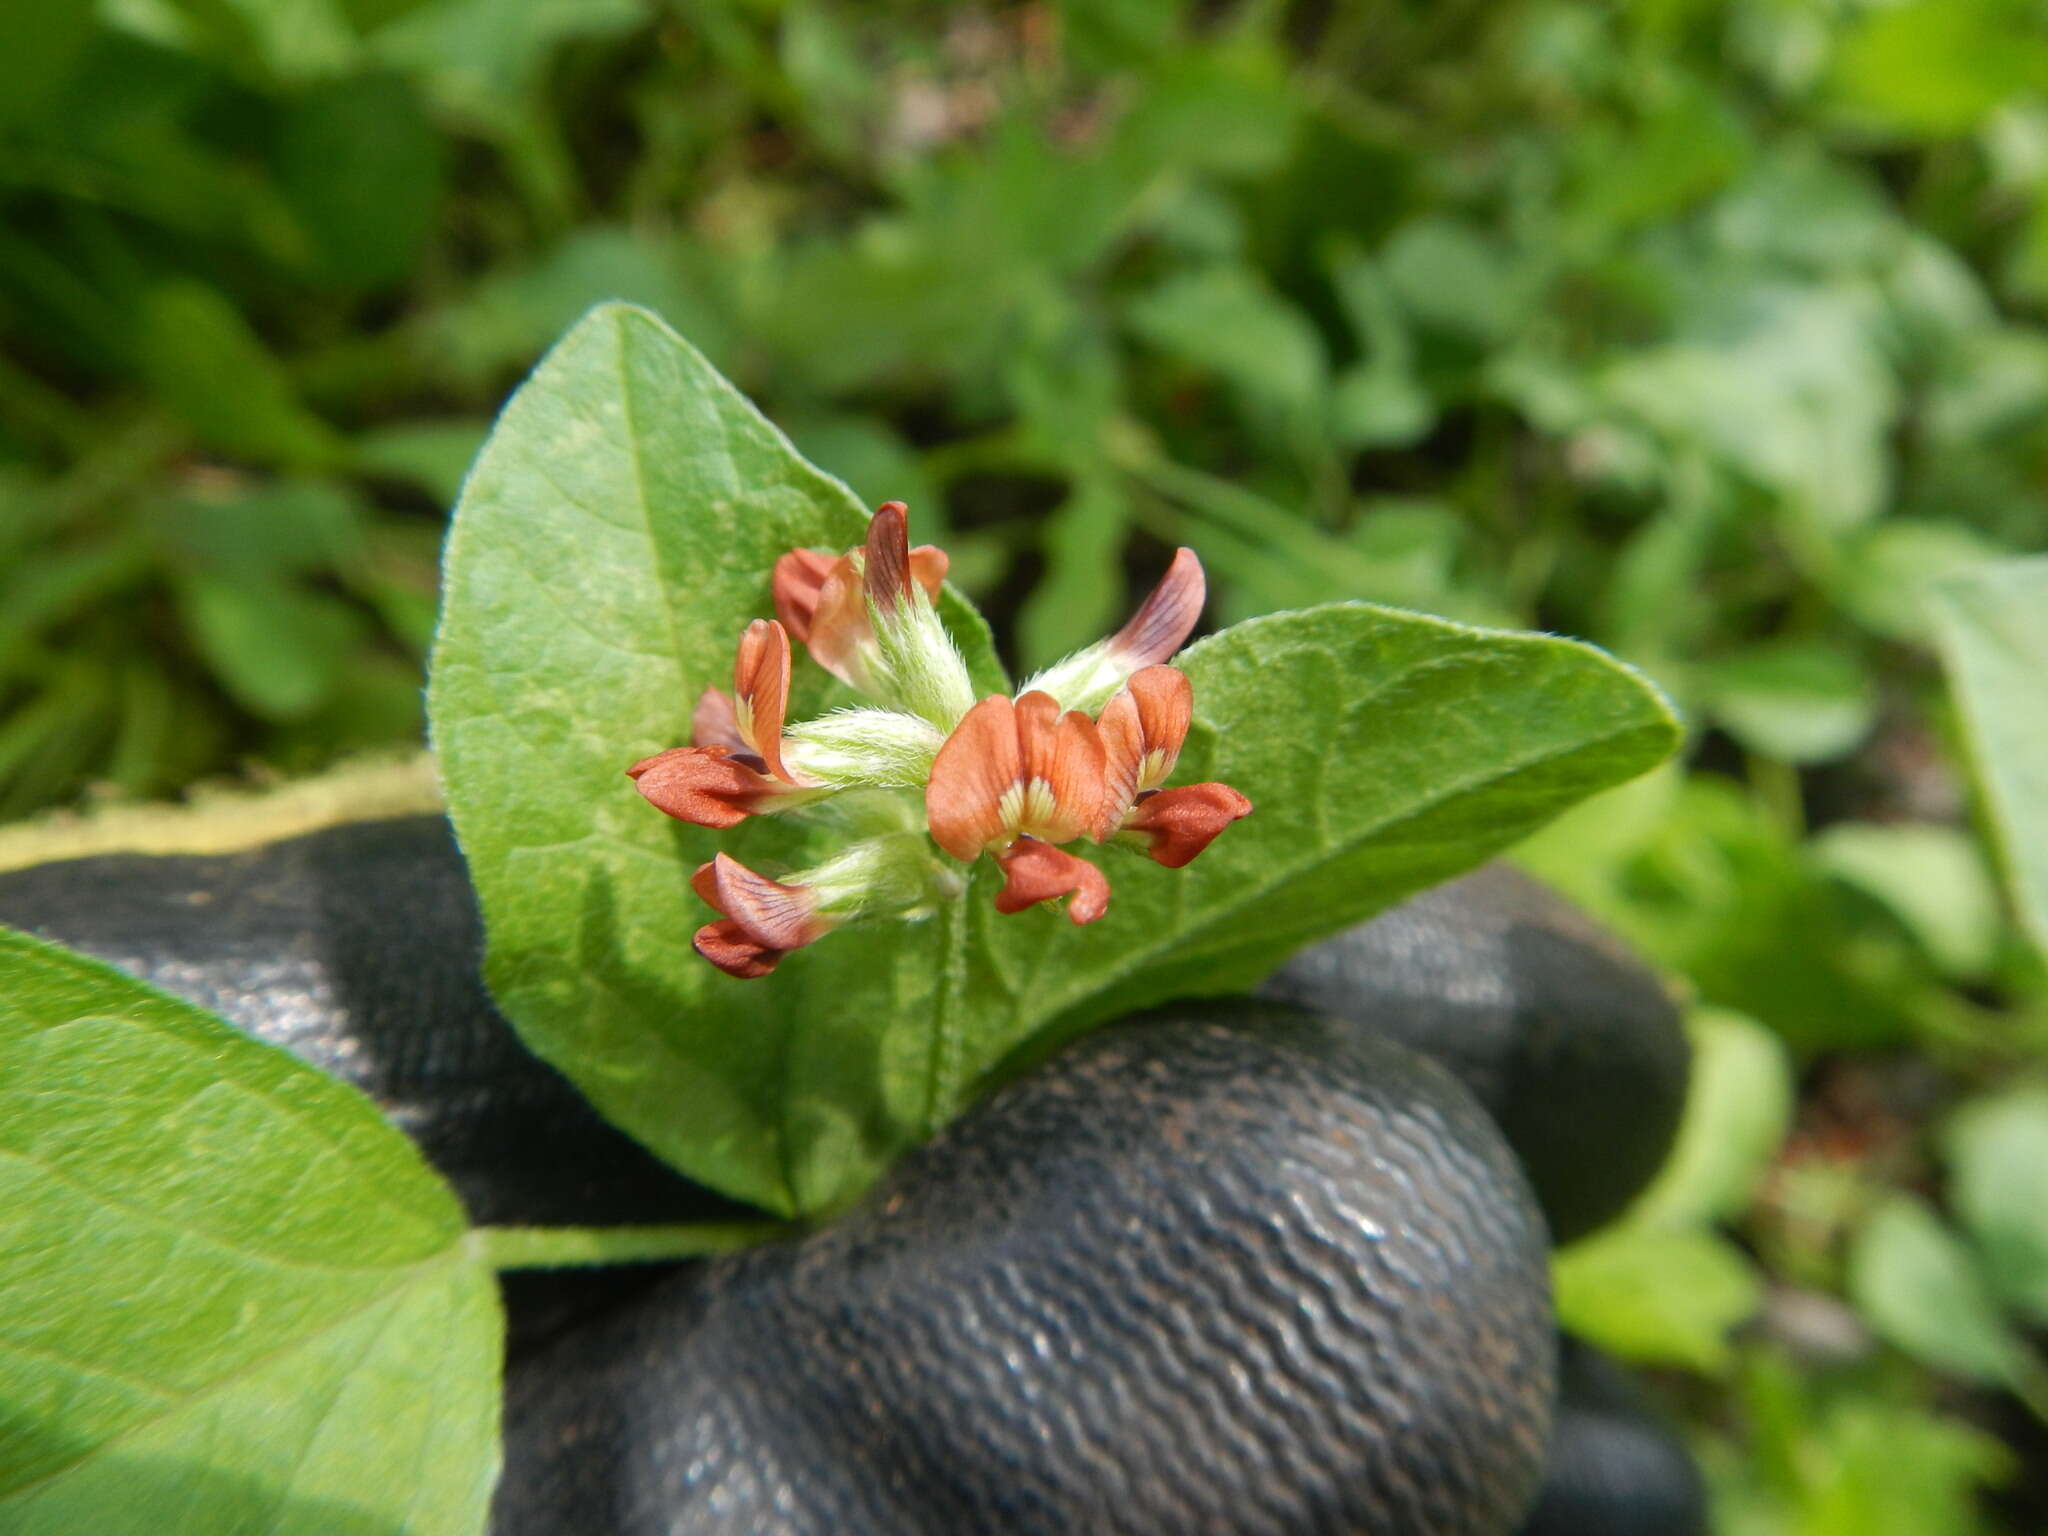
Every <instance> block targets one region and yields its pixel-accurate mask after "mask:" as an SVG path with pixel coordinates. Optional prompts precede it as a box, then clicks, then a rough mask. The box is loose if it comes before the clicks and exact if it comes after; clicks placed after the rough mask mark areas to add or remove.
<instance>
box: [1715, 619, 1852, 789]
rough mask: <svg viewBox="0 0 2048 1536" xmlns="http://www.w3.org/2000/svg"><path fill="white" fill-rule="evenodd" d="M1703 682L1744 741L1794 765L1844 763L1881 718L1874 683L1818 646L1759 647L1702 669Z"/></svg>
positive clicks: (1846, 657) (1838, 654)
mask: <svg viewBox="0 0 2048 1536" xmlns="http://www.w3.org/2000/svg"><path fill="white" fill-rule="evenodd" d="M1701 683H1702V686H1703V687H1704V689H1705V691H1706V694H1707V697H1708V700H1709V702H1710V704H1711V706H1712V708H1713V711H1714V713H1715V714H1716V715H1717V716H1718V717H1719V718H1720V721H1721V723H1722V724H1723V725H1725V726H1726V727H1727V728H1728V730H1729V732H1730V733H1731V734H1732V735H1734V736H1735V738H1736V739H1737V740H1738V741H1740V742H1741V743H1742V744H1743V745H1744V746H1745V747H1747V748H1749V750H1751V751H1752V752H1761V753H1762V754H1763V755H1764V756H1766V757H1775V758H1779V759H1781V760H1782V761H1784V762H1788V763H1817V762H1825V761H1827V760H1828V759H1829V758H1834V757H1840V756H1841V755H1842V754H1843V753H1844V752H1847V751H1848V750H1849V749H1850V748H1851V747H1853V746H1855V745H1856V743H1857V742H1859V741H1861V740H1862V739H1863V737H1864V736H1865V735H1866V734H1868V732H1869V730H1870V726H1871V722H1872V721H1873V720H1875V719H1876V716H1877V701H1876V699H1875V697H1874V696H1873V694H1872V689H1871V686H1870V680H1869V679H1868V678H1867V677H1865V676H1864V673H1863V669H1862V668H1861V667H1860V666H1858V665H1857V662H1856V658H1855V657H1854V656H1853V655H1851V654H1850V653H1849V652H1848V651H1846V650H1842V649H1840V648H1838V647H1836V646H1832V645H1828V644H1825V643H1823V642H1820V641H1808V640H1775V641H1767V642H1765V643H1763V644H1761V645H1753V646H1751V647H1749V648H1748V649H1747V650H1743V651H1737V652H1735V653H1734V654H1733V655H1729V656H1724V657H1722V658H1721V659H1720V660H1718V661H1715V662H1712V663H1710V664H1709V665H1708V666H1706V667H1704V668H1703V669H1702V671H1701Z"/></svg>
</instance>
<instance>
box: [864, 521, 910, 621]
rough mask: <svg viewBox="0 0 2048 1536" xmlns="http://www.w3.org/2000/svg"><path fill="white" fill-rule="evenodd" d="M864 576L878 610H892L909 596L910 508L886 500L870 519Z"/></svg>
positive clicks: (872, 601) (887, 611) (871, 600)
mask: <svg viewBox="0 0 2048 1536" xmlns="http://www.w3.org/2000/svg"><path fill="white" fill-rule="evenodd" d="M864 553H865V555H866V559H865V560H864V561H863V569H862V573H861V579H862V580H863V581H864V582H865V583H866V584H867V592H868V601H869V602H871V603H873V604H874V605H875V610H876V611H877V612H878V613H885V614H886V613H893V612H894V611H895V610H896V609H898V608H900V607H901V606H902V605H903V604H904V603H906V602H908V601H909V599H910V509H909V508H908V507H906V506H904V504H903V503H902V502H900V501H885V502H883V503H882V504H881V505H880V506H879V507H877V508H875V515H874V516H873V517H871V518H869V519H868V539H867V545H866V547H865V551H864Z"/></svg>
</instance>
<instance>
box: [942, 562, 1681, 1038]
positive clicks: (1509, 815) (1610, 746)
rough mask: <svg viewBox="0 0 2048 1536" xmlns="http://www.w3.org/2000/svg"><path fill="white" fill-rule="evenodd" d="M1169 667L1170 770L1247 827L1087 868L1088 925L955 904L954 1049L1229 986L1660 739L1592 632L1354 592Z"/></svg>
mask: <svg viewBox="0 0 2048 1536" xmlns="http://www.w3.org/2000/svg"><path fill="white" fill-rule="evenodd" d="M1176 665H1178V666H1179V667H1180V668H1181V669H1182V670H1183V671H1185V672H1186V673H1187V675H1188V677H1189V679H1190V680H1191V681H1192V683H1193V684H1194V696H1195V723H1194V727H1193V729H1192V730H1191V731H1190V732H1189V735H1188V741H1187V746H1186V748H1185V749H1184V750H1183V752H1182V754H1181V762H1180V768H1179V771H1178V772H1177V773H1176V774H1175V775H1174V778H1175V782H1177V783H1195V782H1200V781H1204V780H1211V779H1217V780H1221V781H1223V782H1224V783H1227V784H1231V785H1234V786H1235V787H1236V788H1238V789H1239V790H1241V791H1243V793H1244V794H1246V795H1247V796H1249V797H1250V799H1251V801H1252V804H1253V806H1254V807H1256V809H1255V810H1254V812H1253V815H1252V817H1251V818H1250V819H1249V820H1247V821H1246V822H1245V823H1244V824H1243V826H1242V827H1238V828H1233V829H1232V830H1231V831H1230V832H1228V833H1226V834H1225V835H1224V836H1223V837H1222V838H1220V839H1219V840H1218V841H1217V842H1216V844H1215V845H1214V846H1213V847H1212V848H1210V849H1209V851H1208V852H1206V853H1205V854H1203V855H1202V857H1201V859H1200V860H1199V861H1197V862H1196V863H1194V864H1192V865H1190V866H1188V868H1186V869H1184V870H1167V869H1161V868H1159V867H1158V866H1157V865H1154V864H1152V863H1151V862H1150V861H1148V860H1145V859H1142V858H1117V859H1113V860H1107V859H1106V862H1107V863H1108V864H1109V871H1110V877H1111V881H1112V883H1113V885H1114V886H1115V891H1116V895H1115V901H1114V903H1113V905H1112V906H1111V908H1110V915H1109V917H1107V918H1106V919H1104V920H1103V921H1101V922H1099V923H1095V924H1093V925H1091V926H1089V927H1086V928H1076V927H1074V926H1073V925H1072V924H1070V923H1068V922H1066V920H1065V919H1064V918H1062V917H1061V916H1060V915H1059V914H1058V913H1056V912H1054V911H1051V910H1049V909H1044V908H1040V909H1035V910H1033V911H1030V912H1024V913H1020V914H1018V915H1017V916H1016V917H1014V918H999V917H998V916H997V915H996V913H995V912H994V910H993V908H992V907H989V906H987V904H986V902H985V900H984V899H983V898H981V897H980V895H979V893H977V894H976V895H975V896H972V897H970V902H971V903H972V905H971V908H970V921H971V922H972V923H973V924H974V925H975V927H976V929H977V930H978V940H979V942H978V944H977V945H976V946H974V948H973V949H972V950H971V953H972V954H973V955H974V956H975V957H976V961H977V963H976V967H975V969H974V970H973V972H972V973H971V975H970V977H969V985H968V988H967V997H968V999H969V1017H968V1028H967V1031H966V1034H965V1038H966V1040H967V1041H968V1055H969V1056H970V1058H972V1057H981V1058H984V1059H988V1060H995V1059H998V1058H999V1057H1000V1056H1001V1055H1002V1054H1004V1053H1006V1052H1008V1051H1009V1050H1011V1049H1014V1048H1015V1047H1017V1046H1019V1045H1022V1044H1024V1043H1025V1042H1027V1041H1031V1040H1033V1039H1034V1038H1035V1037H1038V1036H1040V1035H1041V1033H1042V1032H1044V1033H1046V1035H1047V1037H1048V1038H1052V1039H1057V1038H1063V1037H1065V1036H1067V1035H1070V1034H1072V1033H1073V1032H1074V1031H1075V1030H1077V1029H1079V1028H1082V1027H1085V1026H1086V1025H1088V1024H1092V1023H1096V1022H1099V1021H1101V1020H1104V1019H1109V1018H1113V1017H1115V1016H1116V1015H1118V1014H1120V1013H1123V1012H1126V1011H1128V1010H1130V1009H1132V1008H1139V1007H1144V1006H1147V1005H1149V1004H1152V1003H1157V1002H1162V1001H1164V1000H1166V999H1168V998H1171V997H1185V996H1193V995H1197V994H1202V993H1219V992H1228V991H1232V990H1236V989H1239V988H1242V987H1245V986H1248V985H1250V984H1251V983H1253V982H1256V981H1258V980H1260V979H1261V978H1263V977H1264V976H1265V975H1266V974H1267V973H1268V972H1270V971H1271V970H1272V969H1273V967H1274V966H1276V965H1278V964H1279V963H1280V961H1281V960H1283V959H1284V958H1286V956H1287V955H1289V954H1291V953H1292V952H1293V951H1294V950H1296V949H1298V948H1300V947H1301V946H1302V945H1303V944H1306V943H1308V942H1310V941H1311V940H1314V939H1317V938H1321V937H1323V936H1324V935H1326V934H1330V933H1333V932H1335V931H1337V930H1338V929H1340V928H1344V927H1347V926H1348V925H1350V924H1351V923H1353V922H1356V921H1358V920H1360V919H1361V918H1364V917H1368V916H1370V915H1371V914H1372V913H1374V912H1378V911H1381V910H1382V909H1384V908H1386V907H1389V906H1392V905H1393V904H1394V903H1396V902H1398V901H1400V900H1402V899H1403V898H1404V897H1406V896H1408V895H1410V894H1412V893H1413V892H1415V891H1418V890H1421V889H1423V888H1424V887H1426V886H1429V885H1433V884H1435V883H1436V882H1437V881H1439V880H1444V879H1448V878H1449V877H1450V876H1452V875H1454V874H1458V873H1460V872H1462V871H1464V870H1466V869H1469V868H1471V867H1472V866H1474V865H1476V864H1479V863H1481V862H1482V861H1484V860H1485V859H1487V858H1490V857H1491V856H1492V855H1493V854H1495V853H1496V852H1498V851H1500V850H1501V849H1503V848H1505V847H1508V846H1510V845H1511V844H1513V843H1515V842H1517V841H1519V840H1520V839H1521V838H1523V837H1525V836H1527V835H1528V833H1530V832H1531V831H1533V830H1534V829H1535V828H1536V827H1537V826H1538V825H1540V824H1541V823H1542V822H1544V821H1546V820H1548V819H1549V818H1550V817H1551V816H1553V815H1555V814H1556V813H1557V812H1558V811H1560V810H1562V809H1564V808H1565V807H1566V806H1568V805H1571V804H1573V803H1575V802H1576V801H1578V800H1580V799H1582V798H1584V797H1585V796H1587V795H1589V794H1592V793H1594V792H1596V791H1598V790H1600V789H1604V788H1606V787H1607V786H1609V785H1612V784H1617V783H1620V782H1621V781H1622V780H1624V779H1630V778H1633V777H1635V776H1636V775H1637V774H1639V773H1642V772H1644V771H1645V770H1647V769H1649V768H1651V767H1653V766H1655V765H1656V763H1657V762H1659V761H1660V760H1661V759H1662V758H1663V757H1664V756H1665V755H1666V754H1667V753H1668V752H1669V751H1670V750H1671V748H1672V746H1673V745H1674V744H1675V741H1676V732H1677V725H1676V722H1675V721H1673V720H1672V718H1671V716H1670V714H1669V712H1668V710H1667V709H1666V708H1665V706H1664V704H1663V702H1662V700H1661V699H1660V698H1659V697H1658V695H1657V694H1656V693H1655V691H1654V690H1653V689H1651V687H1650V686H1649V684H1647V683H1646V682H1644V681H1643V679H1642V678H1641V677H1640V676H1639V675H1638V674H1636V673H1634V672H1632V671H1630V670H1628V669H1627V668H1625V667H1623V666H1622V665H1621V664H1620V663H1618V662H1616V661H1614V660H1613V659H1612V658H1610V657H1608V656H1606V655H1604V654H1602V653H1601V652H1599V651H1596V650H1594V649H1593V648H1592V647H1590V646H1585V645H1579V644H1576V643H1574V642H1571V641H1567V640H1559V639H1556V638H1554V637H1551V636H1545V635H1536V634H1522V633H1513V632H1507V631H1499V630H1485V629H1476V628H1470V627H1467V626H1465V625H1461V624H1454V623H1451V622H1449V621H1447V620H1441V619H1432V618H1428V617H1426V616H1424V615H1422V614H1413V613H1402V612H1399V611H1397V610H1395V609H1391V608H1377V607H1373V606H1371V605H1368V604H1365V603H1333V604H1329V605H1327V606H1324V607H1320V608H1309V609H1304V610H1302V611H1299V612H1295V613H1280V614H1273V615H1270V616H1269V617H1266V618H1261V619H1252V620H1248V621H1247V622H1245V623H1243V624H1239V625H1236V626H1235V627H1233V628H1231V629H1228V630H1225V631H1224V632H1223V633H1221V634H1218V635H1213V636H1211V637H1210V638H1209V639H1207V640H1204V641H1202V642H1201V643H1200V644H1198V645H1195V646H1193V647H1192V648H1190V649H1189V650H1187V651H1184V652H1183V653H1182V654H1181V655H1180V657H1179V658H1178V659H1177V661H1176Z"/></svg>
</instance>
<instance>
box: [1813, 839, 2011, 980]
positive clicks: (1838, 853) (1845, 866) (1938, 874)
mask: <svg viewBox="0 0 2048 1536" xmlns="http://www.w3.org/2000/svg"><path fill="white" fill-rule="evenodd" d="M1809 849H1810V852H1811V853H1812V855H1813V857H1814V859H1815V860H1816V861H1817V862H1818V863H1819V865H1820V867H1821V868H1822V869H1824V870H1826V871H1827V872H1828V873H1829V874H1831V875H1833V876H1834V877H1835V878H1836V879H1838V880H1840V881H1842V882H1843V883H1844V884H1846V885H1850V886H1854V887H1855V888H1856V889H1858V890H1860V891H1862V892H1863V893H1864V894H1865V895H1867V896H1869V897H1870V898H1871V899H1872V900H1874V901H1877V902H1879V903H1881V904H1882V905H1883V906H1885V907H1886V908H1888V909H1889V910H1890V911H1891V913H1892V915H1893V916H1894V917H1896V918H1897V919H1898V920H1899V922H1900V923H1901V924H1902V925H1903V926H1904V927H1905V929H1906V930H1907V931H1908V932H1909V933H1911V934H1912V935H1913V937H1914V938H1915V939H1916V940H1918V941H1919V944H1920V947H1921V948H1923V949H1924V950H1926V951H1927V955H1928V958H1929V959H1931V960H1932V961H1933V962H1934V963H1935V964H1936V965H1937V966H1939V967H1940V968H1941V969H1942V971H1943V972H1944V973H1945V974H1947V975H1950V976H1955V977H1959V978H1963V979H1971V978H1975V977H1980V976H1982V975H1983V974H1984V973H1985V972H1986V971H1988V970H1989V969H1990V968H1991V965H1992V963H1993V961H1995V960H1996V959H1997V957H1998V940H1999V936H2000V931H2001V923H2000V920H1999V914H1998V891H1997V888H1996V887H1995V886H1994V885H1993V884H1992V883H1991V874H1990V871H1989V870H1987V869H1986V868H1985V867H1984V859H1983V856H1982V855H1981V854H1979V853H1978V851H1977V844H1976V842H1975V841H1974V840H1973V839H1972V838H1971V837H1970V835H1969V834H1968V833H1966V832H1963V831H1960V830H1958V829H1957V828H1955V827H1944V826H1939V825H1936V824H1932V823H1913V822H1893V823H1886V824H1882V825H1880V824H1878V823H1876V822H1865V821H1853V822H1842V823H1840V824H1838V825H1836V826H1832V827H1829V828H1828V829H1827V830H1826V831H1825V832H1823V833H1821V834H1820V836H1819V837H1817V838H1815V839H1814V840H1813V842H1812V843H1811V844H1810V845H1809Z"/></svg>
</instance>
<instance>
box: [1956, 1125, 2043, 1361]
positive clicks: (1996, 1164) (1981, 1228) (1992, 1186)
mask: <svg viewBox="0 0 2048 1536" xmlns="http://www.w3.org/2000/svg"><path fill="white" fill-rule="evenodd" d="M1942 1144H1943V1148H1944V1150H1945V1152H1946V1154H1947V1158H1948V1165H1949V1173H1950V1176H1951V1180H1952V1182H1951V1184H1950V1186H1949V1193H1950V1198H1951V1199H1953V1200H1954V1202H1955V1209H1956V1214H1957V1215H1958V1216H1959V1217H1960V1218H1961V1220H1962V1222H1963V1225H1964V1227H1965V1229H1966V1230H1967V1231H1968V1232H1969V1234H1970V1236H1971V1238H1972V1239H1973V1240H1974V1242H1975V1243H1976V1247H1977V1252H1978V1253H1979V1255H1980V1256H1981V1257H1982V1259H1983V1269H1984V1274H1985V1277H1986V1278H1987V1279H1988V1280H1989V1281H1990V1284H1991V1288H1992V1290H1993V1291H1994V1292H1996V1293H1997V1295H1998V1297H1999V1298H2000V1299H2001V1300H2003V1301H2004V1302H2005V1303H2006V1304H2007V1305H2009V1306H2011V1307H2014V1308H2016V1309H2018V1310H2019V1311H2022V1312H2024V1313H2025V1314H2027V1316H2028V1317H2029V1318H2030V1319H2031V1320H2032V1321H2033V1322H2035V1323H2036V1324H2038V1325H2042V1326H2048V1089H2044V1088H2038V1087H2034V1088H2022V1089H2018V1090H2016V1091H2014V1092H2012V1093H2006V1094H2001V1095H1999V1096H1998V1097H1996V1098H1983V1099H1976V1100H1973V1101H1972V1102H1971V1103H1969V1104H1966V1105H1964V1106H1963V1107H1962V1108H1961V1109H1960V1110H1958V1111H1957V1112H1956V1115H1955V1118H1954V1119H1953V1120H1951V1121H1950V1122H1949V1125H1948V1129H1947V1132H1946V1134H1945V1135H1944V1136H1943V1138H1942Z"/></svg>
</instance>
